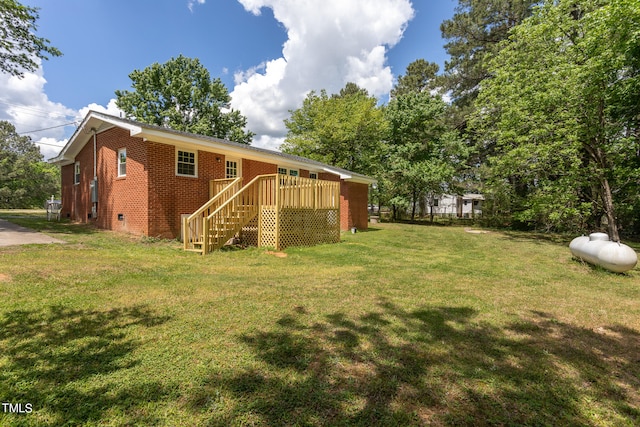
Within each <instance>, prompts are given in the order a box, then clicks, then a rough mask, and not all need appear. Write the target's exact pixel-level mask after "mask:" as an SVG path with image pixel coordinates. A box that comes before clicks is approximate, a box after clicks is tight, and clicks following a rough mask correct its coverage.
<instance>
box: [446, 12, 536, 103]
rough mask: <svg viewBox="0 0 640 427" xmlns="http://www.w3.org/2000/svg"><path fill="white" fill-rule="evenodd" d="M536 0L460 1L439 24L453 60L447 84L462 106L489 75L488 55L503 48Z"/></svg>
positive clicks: (449, 65) (450, 60) (448, 70)
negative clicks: (452, 14) (450, 16)
mask: <svg viewBox="0 0 640 427" xmlns="http://www.w3.org/2000/svg"><path fill="white" fill-rule="evenodd" d="M537 3H539V1H535V0H458V6H457V7H456V13H455V14H454V16H453V17H452V18H451V19H448V20H446V21H444V22H443V23H442V24H441V25H440V30H441V32H442V36H443V38H445V39H446V40H448V41H447V43H446V44H445V46H444V47H445V49H446V51H447V53H449V56H450V59H449V60H448V61H447V62H446V64H445V72H446V84H447V86H448V88H449V89H450V90H451V93H452V98H453V99H454V101H455V103H456V104H457V105H458V106H460V107H463V106H469V105H471V104H472V102H473V100H474V99H475V98H476V96H477V93H478V89H479V85H480V82H482V81H483V80H484V79H486V78H487V77H489V75H490V74H489V72H488V70H487V68H486V65H487V64H486V61H485V59H486V57H487V55H491V54H493V53H496V52H497V51H498V50H499V49H500V42H502V41H503V40H505V39H506V38H507V37H508V36H509V31H510V30H511V29H512V28H513V27H515V26H516V25H518V24H519V23H521V22H522V21H523V20H524V19H525V18H526V17H528V16H530V14H531V10H532V6H533V5H535V4H537Z"/></svg>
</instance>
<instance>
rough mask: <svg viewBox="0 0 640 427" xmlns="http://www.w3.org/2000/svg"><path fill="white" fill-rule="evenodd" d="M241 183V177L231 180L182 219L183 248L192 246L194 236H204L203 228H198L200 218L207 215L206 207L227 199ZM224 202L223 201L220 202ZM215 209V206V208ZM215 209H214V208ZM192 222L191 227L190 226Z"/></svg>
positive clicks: (209, 207)
mask: <svg viewBox="0 0 640 427" xmlns="http://www.w3.org/2000/svg"><path fill="white" fill-rule="evenodd" d="M241 185H242V177H238V178H236V179H234V180H233V181H231V182H230V183H229V184H228V185H227V186H225V187H224V188H223V189H222V190H221V191H219V192H218V194H216V195H215V196H213V197H212V198H211V199H209V201H207V202H206V203H205V204H203V205H202V206H201V207H200V208H199V209H198V210H196V211H195V212H194V213H192V214H191V215H189V216H188V217H187V218H185V219H184V227H183V228H184V235H183V236H182V238H183V240H184V242H183V243H184V248H185V249H188V248H189V246H192V243H193V241H194V238H200V237H204V234H203V233H204V230H198V228H199V225H200V221H198V220H199V219H200V218H203V217H207V216H208V215H205V212H206V211H207V210H208V209H211V208H213V207H214V206H215V204H216V203H220V201H221V199H225V198H226V199H229V198H230V197H232V196H233V194H234V193H236V192H237V191H238V187H239V186H241ZM222 203H224V202H222ZM216 209H217V208H216ZM214 210H215V209H214ZM192 224H193V227H192Z"/></svg>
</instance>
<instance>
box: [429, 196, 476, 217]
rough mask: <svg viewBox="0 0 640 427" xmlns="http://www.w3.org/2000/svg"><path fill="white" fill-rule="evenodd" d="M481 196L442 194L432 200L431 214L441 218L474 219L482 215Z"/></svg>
mask: <svg viewBox="0 0 640 427" xmlns="http://www.w3.org/2000/svg"><path fill="white" fill-rule="evenodd" d="M483 201H484V197H483V196H482V194H463V195H461V196H459V195H455V194H442V195H440V196H438V197H435V198H434V200H433V214H434V215H436V216H442V217H458V218H475V217H477V216H480V215H482V202H483Z"/></svg>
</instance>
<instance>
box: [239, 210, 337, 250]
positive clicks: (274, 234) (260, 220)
mask: <svg viewBox="0 0 640 427" xmlns="http://www.w3.org/2000/svg"><path fill="white" fill-rule="evenodd" d="M242 241H243V242H244V243H246V244H248V245H253V246H262V247H272V248H276V249H284V248H287V247H289V246H313V245H318V244H322V243H337V242H339V241H340V213H339V210H338V209H300V208H282V209H281V210H280V212H278V213H277V214H276V209H275V207H273V206H267V207H263V208H262V209H261V210H260V213H259V215H258V216H256V218H255V219H253V220H252V221H251V222H249V223H248V224H247V225H246V226H245V227H244V228H243V229H242Z"/></svg>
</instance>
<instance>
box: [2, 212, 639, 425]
mask: <svg viewBox="0 0 640 427" xmlns="http://www.w3.org/2000/svg"><path fill="white" fill-rule="evenodd" d="M0 217H4V218H7V219H10V220H12V221H14V222H16V223H20V224H21V225H25V226H31V227H34V228H37V229H40V230H43V231H44V232H46V233H48V234H50V235H52V236H54V237H57V238H60V239H62V240H65V241H66V242H67V243H66V244H64V245H30V246H15V247H4V248H0V402H9V403H12V404H18V403H21V404H23V407H24V405H25V404H27V403H29V404H31V405H32V408H33V410H32V412H31V413H27V414H14V413H6V412H5V413H3V412H0V425H2V426H58V425H65V424H67V425H96V426H97V425H100V426H123V425H159V426H177V425H180V426H201V425H209V426H226V425H271V426H273V425H310V426H336V425H338V426H339V425H345V426H346V425H361V426H372V425H384V426H393V425H397V426H410V425H436V426H438V425H456V426H458V425H469V426H471V425H473V426H476V425H588V426H626V425H628V426H632V425H639V424H640V270H638V268H636V269H634V270H632V271H630V272H629V273H627V274H624V275H618V274H612V273H608V272H606V271H604V270H601V269H598V268H592V267H590V266H589V265H586V264H583V263H581V262H578V261H576V260H573V259H572V257H571V254H570V252H569V249H568V240H567V239H565V238H563V237H562V236H546V235H535V234H526V233H505V232H499V231H491V232H488V233H484V234H474V233H469V232H467V231H468V230H467V231H465V229H464V228H461V227H440V226H438V227H436V226H419V225H403V224H377V225H375V226H374V227H373V228H372V229H371V231H369V232H366V233H365V232H362V233H357V234H344V235H343V236H342V237H343V241H342V242H341V243H339V244H335V245H323V246H316V247H311V248H289V249H287V250H286V251H285V253H286V254H287V257H285V258H281V257H277V256H274V255H273V254H271V253H269V252H268V251H266V250H264V249H257V248H250V249H246V250H228V251H221V252H217V253H213V254H211V255H207V256H205V257H202V256H199V255H196V254H193V253H187V252H183V251H182V249H181V246H180V244H179V243H178V242H175V241H158V240H154V239H145V238H139V237H132V236H128V235H123V234H118V233H113V232H106V231H98V230H95V229H92V228H90V227H87V226H83V225H77V224H70V223H65V222H62V223H55V222H54V223H47V222H46V221H43V220H42V215H30V214H29V213H25V212H21V213H15V212H7V211H4V212H0ZM635 248H636V250H638V247H637V246H636V247H635Z"/></svg>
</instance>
